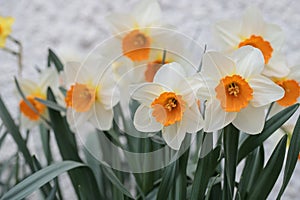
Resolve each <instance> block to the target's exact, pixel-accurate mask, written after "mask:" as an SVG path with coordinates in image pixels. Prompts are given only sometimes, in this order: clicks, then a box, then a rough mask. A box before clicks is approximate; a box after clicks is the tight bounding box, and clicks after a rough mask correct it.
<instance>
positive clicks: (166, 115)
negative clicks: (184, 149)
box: [132, 63, 203, 150]
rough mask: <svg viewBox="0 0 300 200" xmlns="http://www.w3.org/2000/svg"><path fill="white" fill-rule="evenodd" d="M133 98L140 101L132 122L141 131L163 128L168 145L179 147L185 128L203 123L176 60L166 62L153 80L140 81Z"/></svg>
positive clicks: (193, 128)
mask: <svg viewBox="0 0 300 200" xmlns="http://www.w3.org/2000/svg"><path fill="white" fill-rule="evenodd" d="M132 98H133V99H135V100H138V101H139V102H140V103H141V105H140V106H139V107H138V109H137V110H136V113H135V115H134V125H135V127H136V129H137V130H139V131H142V132H157V131H160V130H161V131H162V137H163V138H164V140H165V141H166V143H167V145H168V146H170V147H171V148H172V149H175V150H178V149H179V148H180V145H181V143H182V141H183V139H184V137H185V134H186V132H188V133H195V132H197V131H199V130H200V129H201V128H202V127H203V119H202V116H201V113H200V109H199V107H198V104H197V100H196V96H195V93H194V90H193V87H192V86H191V85H190V84H189V81H188V79H187V78H186V76H185V73H184V70H183V69H182V67H181V66H180V65H179V64H177V63H170V64H166V65H164V66H163V67H161V68H160V69H159V70H158V71H157V73H156V75H155V76H154V79H153V82H152V83H143V84H141V85H139V86H138V87H137V88H136V89H135V90H134V91H133V93H132Z"/></svg>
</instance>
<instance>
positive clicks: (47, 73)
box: [39, 68, 59, 93]
mask: <svg viewBox="0 0 300 200" xmlns="http://www.w3.org/2000/svg"><path fill="white" fill-rule="evenodd" d="M39 84H40V88H41V90H42V91H43V92H45V93H46V92H47V88H48V87H49V86H51V87H52V88H53V89H57V88H58V86H59V81H58V73H57V71H56V69H54V68H47V69H45V70H44V71H43V72H42V74H41V79H40V82H39Z"/></svg>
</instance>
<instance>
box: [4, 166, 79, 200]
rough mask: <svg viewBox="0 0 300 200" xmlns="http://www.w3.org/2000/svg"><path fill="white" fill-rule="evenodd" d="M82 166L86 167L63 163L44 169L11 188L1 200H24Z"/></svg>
mask: <svg viewBox="0 0 300 200" xmlns="http://www.w3.org/2000/svg"><path fill="white" fill-rule="evenodd" d="M82 166H84V164H82V163H78V162H73V161H63V162H60V163H55V164H53V165H50V166H48V167H45V168H44V169H41V170H39V171H37V172H35V173H34V174H32V175H30V176H29V177H27V178H26V179H24V180H23V181H21V182H20V183H19V184H17V185H16V186H14V187H13V188H11V189H10V190H9V191H8V192H7V193H6V194H4V195H3V197H2V198H1V200H18V199H23V198H25V197H26V196H28V195H29V194H31V193H32V192H34V191H35V190H37V189H38V188H40V187H41V186H43V185H45V184H46V183H48V182H49V181H51V180H52V179H54V178H55V177H57V176H58V175H60V174H62V173H64V172H66V171H68V170H71V169H74V168H77V167H82Z"/></svg>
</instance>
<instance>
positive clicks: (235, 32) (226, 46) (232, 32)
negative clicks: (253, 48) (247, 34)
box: [214, 20, 241, 50]
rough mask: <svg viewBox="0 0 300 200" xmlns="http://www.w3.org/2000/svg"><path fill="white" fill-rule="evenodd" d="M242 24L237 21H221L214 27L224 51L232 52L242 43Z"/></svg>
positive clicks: (218, 41)
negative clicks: (240, 35) (231, 50)
mask: <svg viewBox="0 0 300 200" xmlns="http://www.w3.org/2000/svg"><path fill="white" fill-rule="evenodd" d="M240 29H241V22H240V21H237V20H230V21H229V20H228V21H221V22H219V23H217V24H216V25H215V27H214V35H215V37H216V39H217V44H218V46H220V47H221V48H222V49H223V50H230V49H234V48H235V47H237V45H238V44H239V43H240V37H239V34H240Z"/></svg>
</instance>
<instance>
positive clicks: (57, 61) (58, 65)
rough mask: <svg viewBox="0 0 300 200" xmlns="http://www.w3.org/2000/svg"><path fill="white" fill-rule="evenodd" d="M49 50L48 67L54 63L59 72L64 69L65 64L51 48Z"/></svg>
mask: <svg viewBox="0 0 300 200" xmlns="http://www.w3.org/2000/svg"><path fill="white" fill-rule="evenodd" d="M48 52H49V53H48V67H50V66H51V63H53V64H54V66H55V68H56V70H57V71H58V72H60V71H63V70H64V66H63V64H62V62H61V61H60V59H59V58H58V57H57V55H56V54H55V53H54V52H53V51H52V50H51V49H48Z"/></svg>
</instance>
